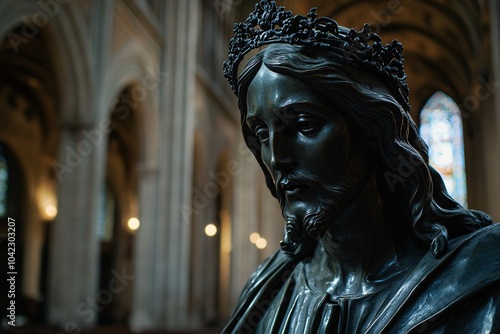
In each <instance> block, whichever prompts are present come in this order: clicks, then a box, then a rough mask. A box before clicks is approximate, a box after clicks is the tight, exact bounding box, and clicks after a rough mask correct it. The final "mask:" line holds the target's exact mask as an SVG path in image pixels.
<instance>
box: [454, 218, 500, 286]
mask: <svg viewBox="0 0 500 334" xmlns="http://www.w3.org/2000/svg"><path fill="white" fill-rule="evenodd" d="M463 239H464V240H460V239H459V240H457V241H452V242H450V248H451V252H452V253H457V255H456V260H459V261H462V262H463V261H464V259H463V258H466V259H467V261H466V262H465V263H467V264H468V265H469V266H470V267H474V268H476V269H479V268H480V269H481V271H482V272H483V274H484V272H485V270H486V271H488V268H491V269H493V270H495V272H494V274H495V275H496V276H499V277H500V272H499V271H498V270H499V268H500V252H499V251H498V245H500V223H495V224H492V225H489V226H487V227H484V228H482V229H479V230H477V231H475V232H473V233H471V234H470V235H468V236H465V237H463ZM454 243H456V246H454ZM454 247H456V250H455V249H454Z"/></svg>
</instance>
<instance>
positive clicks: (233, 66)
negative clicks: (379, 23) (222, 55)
mask: <svg viewBox="0 0 500 334" xmlns="http://www.w3.org/2000/svg"><path fill="white" fill-rule="evenodd" d="M341 28H342V29H339V25H338V24H337V22H336V21H335V20H333V19H331V18H328V17H318V15H317V14H316V8H315V7H314V8H311V10H310V11H309V13H308V14H307V15H306V16H303V15H295V16H294V15H293V13H292V12H291V11H289V10H285V8H284V7H283V6H277V5H276V2H275V1H269V0H262V1H260V2H259V3H257V4H256V5H255V10H254V11H253V12H252V13H250V16H249V17H248V18H247V19H246V21H245V22H241V23H235V25H234V30H233V31H234V37H233V38H231V40H230V42H229V51H228V53H229V56H228V60H226V61H225V62H224V66H223V67H224V76H225V77H226V78H227V80H228V81H229V83H230V85H231V88H232V90H233V92H234V93H235V94H236V95H238V92H237V81H238V78H237V72H238V66H239V64H240V62H241V61H242V60H243V58H244V56H245V55H246V54H247V53H248V52H250V51H251V50H252V49H256V48H259V47H261V46H263V45H267V44H273V43H288V44H292V45H303V46H310V47H314V48H321V49H326V50H330V51H332V52H334V53H336V54H338V55H340V56H342V57H343V58H344V59H345V61H346V62H347V63H349V64H352V65H354V66H357V67H361V68H364V69H367V70H370V71H374V72H376V73H379V74H380V75H381V76H382V78H384V79H386V82H387V83H388V84H389V86H390V87H391V88H392V91H393V93H395V95H396V96H395V97H396V98H397V99H398V101H399V102H400V103H401V104H402V106H403V107H404V109H405V110H407V111H408V110H409V109H410V104H409V100H408V92H409V90H408V85H407V83H406V73H405V71H404V67H403V53H402V52H403V45H402V44H401V43H400V42H398V41H396V40H393V41H392V43H389V44H386V45H384V44H382V40H381V38H380V36H378V35H377V34H376V33H373V32H371V31H370V25H369V24H365V25H364V26H363V29H362V30H360V31H356V30H354V29H350V30H348V29H344V28H343V27H341Z"/></svg>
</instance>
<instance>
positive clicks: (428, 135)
mask: <svg viewBox="0 0 500 334" xmlns="http://www.w3.org/2000/svg"><path fill="white" fill-rule="evenodd" d="M420 135H421V136H422V138H423V139H424V141H425V142H426V143H427V145H428V146H429V162H430V164H431V165H432V166H433V167H434V168H435V169H436V170H437V171H438V172H439V173H440V174H441V176H442V177H443V181H444V183H445V185H446V189H447V190H448V193H449V194H450V195H451V197H453V198H454V199H455V200H456V201H457V202H458V203H460V204H462V205H463V206H467V182H466V177H465V159H464V141H463V129H462V117H461V116H460V109H459V108H458V106H457V104H456V103H455V102H454V101H453V100H452V99H451V98H450V97H449V96H448V95H446V94H444V93H443V92H436V93H435V94H434V95H432V96H431V98H430V99H429V100H428V101H427V103H426V104H425V106H424V108H423V109H422V111H421V113H420Z"/></svg>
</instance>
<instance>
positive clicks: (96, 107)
mask: <svg viewBox="0 0 500 334" xmlns="http://www.w3.org/2000/svg"><path fill="white" fill-rule="evenodd" d="M73 5H74V6H78V4H73ZM68 6H70V4H68ZM80 9H81V8H80ZM89 9H90V13H89V18H90V24H89V25H90V27H91V29H90V33H89V32H88V31H87V30H85V31H78V30H75V33H76V34H80V35H79V36H71V38H75V39H77V38H83V36H85V37H89V38H88V39H84V42H83V43H84V45H87V46H88V47H89V49H90V50H92V52H90V53H88V54H85V53H84V54H75V55H74V57H71V56H68V59H65V60H66V63H68V64H71V65H70V66H71V67H68V69H70V70H71V71H74V72H72V74H76V73H84V74H85V75H82V76H81V77H78V76H75V75H74V76H71V75H65V76H64V78H68V80H70V81H68V82H61V83H60V85H61V87H60V91H61V92H63V93H64V94H63V93H62V94H61V103H60V105H61V106H66V108H68V106H71V109H63V110H60V112H59V113H60V115H61V116H60V123H61V124H62V125H61V129H60V137H59V138H60V139H59V155H58V159H57V162H55V164H53V165H52V167H53V168H54V170H55V174H56V176H57V180H58V191H57V195H58V214H57V218H56V220H55V221H54V222H53V226H52V235H51V240H50V254H49V292H48V294H49V296H48V303H49V306H48V309H49V313H48V321H49V323H51V324H57V325H60V326H63V328H65V330H66V331H76V330H77V329H78V328H84V327H90V326H92V325H94V324H95V323H96V321H97V319H98V316H99V311H100V310H102V305H105V304H106V301H107V300H109V293H110V291H98V287H99V285H98V278H99V265H100V263H99V246H100V245H99V240H98V238H97V221H98V210H99V201H100V196H101V194H102V191H101V190H102V187H103V184H104V180H105V166H106V152H107V134H108V133H109V122H106V120H107V117H108V115H107V113H108V111H109V109H108V107H109V106H107V105H105V104H104V101H105V100H106V98H105V96H104V95H103V92H104V91H106V90H105V89H104V87H103V85H104V84H105V82H106V81H105V80H104V79H105V75H106V68H107V67H106V65H107V62H108V59H109V58H108V50H109V38H110V36H111V32H112V27H113V9H114V1H112V0H110V1H92V2H91V4H90V8H89ZM60 15H61V14H60ZM66 28H67V29H70V28H73V27H69V26H68V27H66ZM68 38H70V37H68ZM61 48H62V47H61ZM82 68H83V70H81V69H82ZM116 269H117V272H120V268H116ZM117 274H118V273H117ZM118 275H120V274H118ZM122 281H123V278H122ZM125 283H126V282H125ZM111 293H112V291H111ZM106 298H108V299H106ZM100 304H102V305H100Z"/></svg>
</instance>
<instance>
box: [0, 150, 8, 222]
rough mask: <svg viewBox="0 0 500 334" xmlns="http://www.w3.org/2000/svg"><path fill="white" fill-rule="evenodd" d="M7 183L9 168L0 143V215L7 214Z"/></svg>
mask: <svg viewBox="0 0 500 334" xmlns="http://www.w3.org/2000/svg"><path fill="white" fill-rule="evenodd" d="M8 183H9V169H8V167H7V159H6V158H5V155H4V153H3V150H2V146H1V145H0V217H5V216H6V215H7V187H8Z"/></svg>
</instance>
